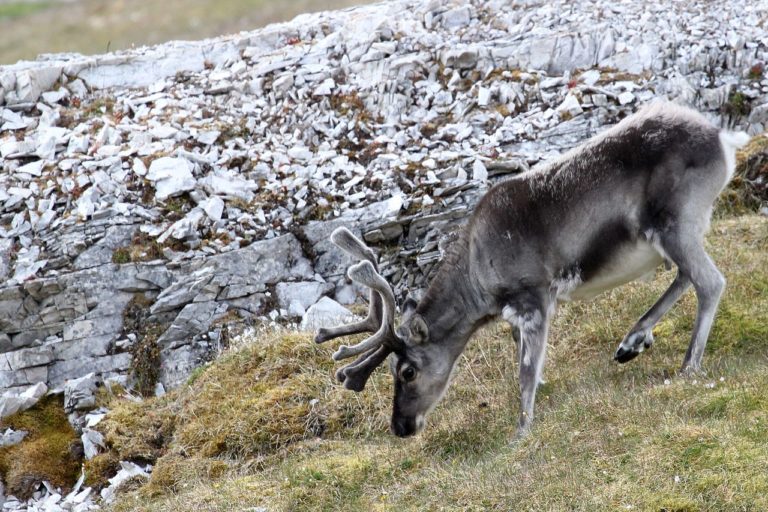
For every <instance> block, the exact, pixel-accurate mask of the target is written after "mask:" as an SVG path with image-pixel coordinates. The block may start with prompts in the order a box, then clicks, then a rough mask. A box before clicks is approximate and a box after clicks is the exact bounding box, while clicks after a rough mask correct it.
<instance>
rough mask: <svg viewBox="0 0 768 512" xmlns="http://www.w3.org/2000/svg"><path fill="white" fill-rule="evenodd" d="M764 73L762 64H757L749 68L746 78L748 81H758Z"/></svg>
mask: <svg viewBox="0 0 768 512" xmlns="http://www.w3.org/2000/svg"><path fill="white" fill-rule="evenodd" d="M764 72H765V66H764V65H763V63H762V62H758V63H757V64H755V65H753V66H752V67H751V68H749V73H747V77H748V78H749V79H750V80H760V79H761V78H763V73H764Z"/></svg>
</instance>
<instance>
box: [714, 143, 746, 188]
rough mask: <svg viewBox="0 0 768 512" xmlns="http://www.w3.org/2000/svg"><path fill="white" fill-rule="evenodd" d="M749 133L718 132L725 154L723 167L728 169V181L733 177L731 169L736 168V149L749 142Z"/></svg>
mask: <svg viewBox="0 0 768 512" xmlns="http://www.w3.org/2000/svg"><path fill="white" fill-rule="evenodd" d="M749 139H750V137H749V135H747V133H746V132H726V131H722V132H720V145H721V146H722V147H723V154H724V155H725V167H726V169H728V181H730V180H731V178H732V177H733V171H735V170H736V150H737V149H739V148H740V147H742V146H743V145H745V144H746V143H747V142H749Z"/></svg>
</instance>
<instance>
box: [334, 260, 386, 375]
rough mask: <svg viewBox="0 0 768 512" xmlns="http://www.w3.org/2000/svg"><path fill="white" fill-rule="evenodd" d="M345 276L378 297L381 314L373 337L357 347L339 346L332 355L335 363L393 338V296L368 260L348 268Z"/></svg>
mask: <svg viewBox="0 0 768 512" xmlns="http://www.w3.org/2000/svg"><path fill="white" fill-rule="evenodd" d="M347 275H348V276H349V278H350V279H352V280H353V281H355V282H356V283H360V284H362V285H364V286H367V287H369V288H370V289H371V291H372V292H374V293H377V294H379V295H380V297H381V301H382V306H383V308H382V309H383V311H382V313H383V314H382V319H381V325H380V326H379V329H378V331H376V333H375V334H374V335H373V336H371V337H370V338H367V339H366V340H364V341H362V342H360V343H358V344H357V345H353V346H347V345H342V346H340V347H339V349H338V350H337V351H336V352H335V353H334V354H333V359H334V360H336V361H339V360H341V359H347V358H348V357H352V356H356V355H358V354H361V353H363V352H367V351H369V350H371V349H373V348H375V347H377V346H379V345H381V344H382V343H384V342H386V341H392V339H393V338H394V332H393V328H394V321H395V296H394V294H393V293H392V289H391V288H390V287H389V284H388V283H387V281H386V280H385V279H384V278H383V277H381V275H379V274H378V273H377V272H376V270H375V269H374V267H373V264H372V263H371V262H370V261H368V260H365V261H361V262H360V263H357V264H356V265H352V266H351V267H349V271H348V272H347Z"/></svg>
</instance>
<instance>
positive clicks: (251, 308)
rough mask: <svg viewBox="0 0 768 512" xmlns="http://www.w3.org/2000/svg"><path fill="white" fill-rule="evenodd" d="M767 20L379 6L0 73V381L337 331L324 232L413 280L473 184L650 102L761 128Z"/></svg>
mask: <svg viewBox="0 0 768 512" xmlns="http://www.w3.org/2000/svg"><path fill="white" fill-rule="evenodd" d="M767 17H768V6H767V5H765V4H763V3H760V2H751V1H747V0H736V1H734V2H728V3H717V4H715V5H713V4H711V3H709V2H691V1H686V2H676V1H674V2H630V1H626V2H604V1H594V2H578V3H574V2H565V1H555V2H539V1H520V2H514V3H511V4H510V2H507V1H500V0H487V1H481V0H475V1H472V2H434V1H432V2H427V1H416V0H408V1H391V2H383V3H380V4H375V5H371V6H364V7H360V8H354V9H348V10H344V11H339V12H330V13H320V14H312V15H304V16H300V17H298V18H296V19H295V20H293V21H292V22H290V23H285V24H279V25H272V26H269V27H267V28H265V29H263V30H258V31H254V32H249V33H241V34H239V35H235V36H228V37H221V38H218V39H212V40H206V41H201V42H194V43H180V42H177V43H169V44H165V45H162V46H158V47H153V48H142V49H138V50H135V51H130V52H122V53H116V54H107V55H102V56H96V57H82V56H79V55H76V56H70V55H52V56H45V57H43V58H41V59H40V60H38V61H35V62H31V63H20V64H17V65H14V66H6V67H2V68H0V130H1V135H0V155H1V156H2V164H1V165H2V168H1V169H0V282H3V283H4V284H2V286H0V390H7V389H11V390H14V389H19V390H21V389H24V388H26V387H27V386H29V385H32V384H36V383H38V382H44V383H46V384H47V385H49V386H51V387H54V388H56V387H61V386H62V385H63V383H64V382H65V381H66V380H68V379H73V378H77V377H81V376H82V375H84V374H86V373H88V372H96V373H98V374H100V375H101V376H102V377H104V378H109V379H113V380H116V381H118V382H121V383H123V384H131V385H133V384H137V385H139V386H140V387H143V388H144V390H145V391H146V392H152V390H153V386H154V384H155V382H156V381H158V382H160V383H162V384H163V385H164V386H166V387H168V386H173V385H175V384H177V383H179V382H180V381H182V380H183V379H184V378H185V377H186V376H187V375H188V374H189V372H190V371H191V370H192V369H193V368H194V367H195V366H197V365H199V364H200V362H201V361H204V360H206V359H208V358H210V357H212V356H213V355H215V354H216V353H217V352H218V351H219V350H220V349H221V348H222V347H223V346H225V345H226V343H227V333H228V327H227V326H229V325H233V324H237V323H238V322H241V321H267V322H270V321H291V322H294V321H295V322H299V321H301V322H303V326H304V327H311V326H312V324H313V322H314V321H315V320H316V319H317V318H319V317H322V316H323V315H325V316H329V315H330V316H332V317H344V316H347V315H349V314H350V313H349V312H348V311H347V310H345V309H344V308H343V307H342V306H340V304H350V303H353V302H354V301H355V300H356V298H357V295H358V292H359V290H356V289H355V288H354V287H352V286H350V285H349V284H348V283H347V282H346V281H345V278H344V276H343V270H344V268H345V266H346V262H345V261H344V260H343V259H342V258H341V256H340V255H339V254H338V253H337V252H335V251H334V250H333V249H331V247H330V245H329V243H328V242H327V240H326V239H327V236H328V234H329V233H330V232H331V230H332V229H334V228H335V227H337V226H339V225H347V226H349V227H351V228H352V229H354V230H356V231H357V232H358V233H361V234H362V235H363V236H364V237H365V239H366V240H367V241H368V242H369V243H371V244H373V245H374V246H377V247H379V248H380V249H381V250H382V252H383V254H384V260H385V261H384V264H383V272H384V274H385V275H386V276H387V277H388V278H389V279H390V281H391V282H392V283H393V284H394V285H395V287H396V290H397V292H398V295H402V294H403V293H404V291H405V290H406V289H411V290H413V289H416V288H419V287H421V286H423V284H424V281H425V278H426V277H428V276H429V275H430V272H431V271H432V270H433V269H434V267H435V265H436V263H437V262H438V261H439V259H440V254H441V248H442V244H443V243H444V242H443V241H444V240H448V239H450V236H449V235H450V233H451V231H452V230H453V229H455V226H456V225H457V224H458V223H460V222H461V221H462V220H463V219H465V218H466V216H467V215H468V213H469V212H471V210H472V208H473V205H474V204H475V203H476V201H477V199H478V197H479V196H480V195H482V193H483V191H484V190H485V189H486V188H487V187H488V185H489V184H490V183H492V182H493V181H494V180H498V179H502V178H503V176H504V175H507V174H509V173H515V172H519V171H521V170H524V169H527V168H528V167H529V166H531V165H533V164H535V163H537V162H539V161H541V160H543V159H546V158H547V157H549V156H551V155H552V154H555V153H557V152H559V151H560V150H562V149H564V148H567V147H570V146H572V145H574V144H576V143H577V142H579V141H582V140H583V139H585V138H586V137H588V136H590V135H592V134H594V133H596V132H597V131H599V130H600V129H601V128H602V127H604V126H606V125H609V124H612V123H614V122H616V121H617V120H619V119H620V118H622V117H623V116H625V115H627V114H628V113H630V112H632V111H634V110H635V109H636V108H637V107H638V106H639V105H641V104H643V103H645V102H647V101H649V100H651V99H652V98H655V97H667V98H670V99H674V100H676V101H680V102H683V103H687V104H691V105H693V106H695V107H697V108H698V109H700V110H702V111H703V112H705V113H706V115H708V116H709V117H710V118H711V119H712V120H713V121H714V122H716V123H717V124H720V125H723V126H726V125H727V126H738V127H739V128H742V129H746V130H748V131H749V132H750V133H753V134H755V133H760V132H762V131H763V130H764V128H765V123H766V122H768V79H766V78H765V74H764V63H765V62H767V61H768V34H767V33H766V30H765V28H764V26H765V22H766V18H767ZM316 303H317V304H316ZM339 303H340V304H339ZM158 389H159V388H158Z"/></svg>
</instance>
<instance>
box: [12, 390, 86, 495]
mask: <svg viewBox="0 0 768 512" xmlns="http://www.w3.org/2000/svg"><path fill="white" fill-rule="evenodd" d="M9 427H10V428H12V429H14V430H24V431H26V432H28V435H27V437H26V438H25V439H24V440H23V441H22V442H21V443H19V444H17V445H14V446H9V447H5V448H0V475H1V476H2V478H3V481H4V482H5V486H6V489H5V492H6V493H7V494H13V495H15V496H16V497H18V498H21V499H27V498H29V497H31V495H32V493H33V492H34V491H35V488H36V486H37V485H38V484H39V483H40V482H42V481H44V480H45V481H48V482H50V483H51V484H53V485H54V486H57V487H61V488H62V489H64V490H66V489H70V488H71V487H72V485H73V484H74V483H75V481H76V480H77V477H78V476H79V474H80V461H81V459H82V450H83V448H82V445H81V444H80V440H79V439H78V436H77V434H76V433H75V431H74V430H73V429H72V426H71V425H70V424H69V421H67V415H66V414H65V413H64V400H63V398H62V397H61V396H53V395H49V396H46V397H44V398H43V399H42V400H40V401H39V402H38V403H37V404H36V405H35V406H34V407H32V408H30V409H28V410H26V411H23V412H19V413H16V414H14V415H12V416H9V417H8V418H4V419H2V420H0V429H2V430H5V429H6V428H9Z"/></svg>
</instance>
